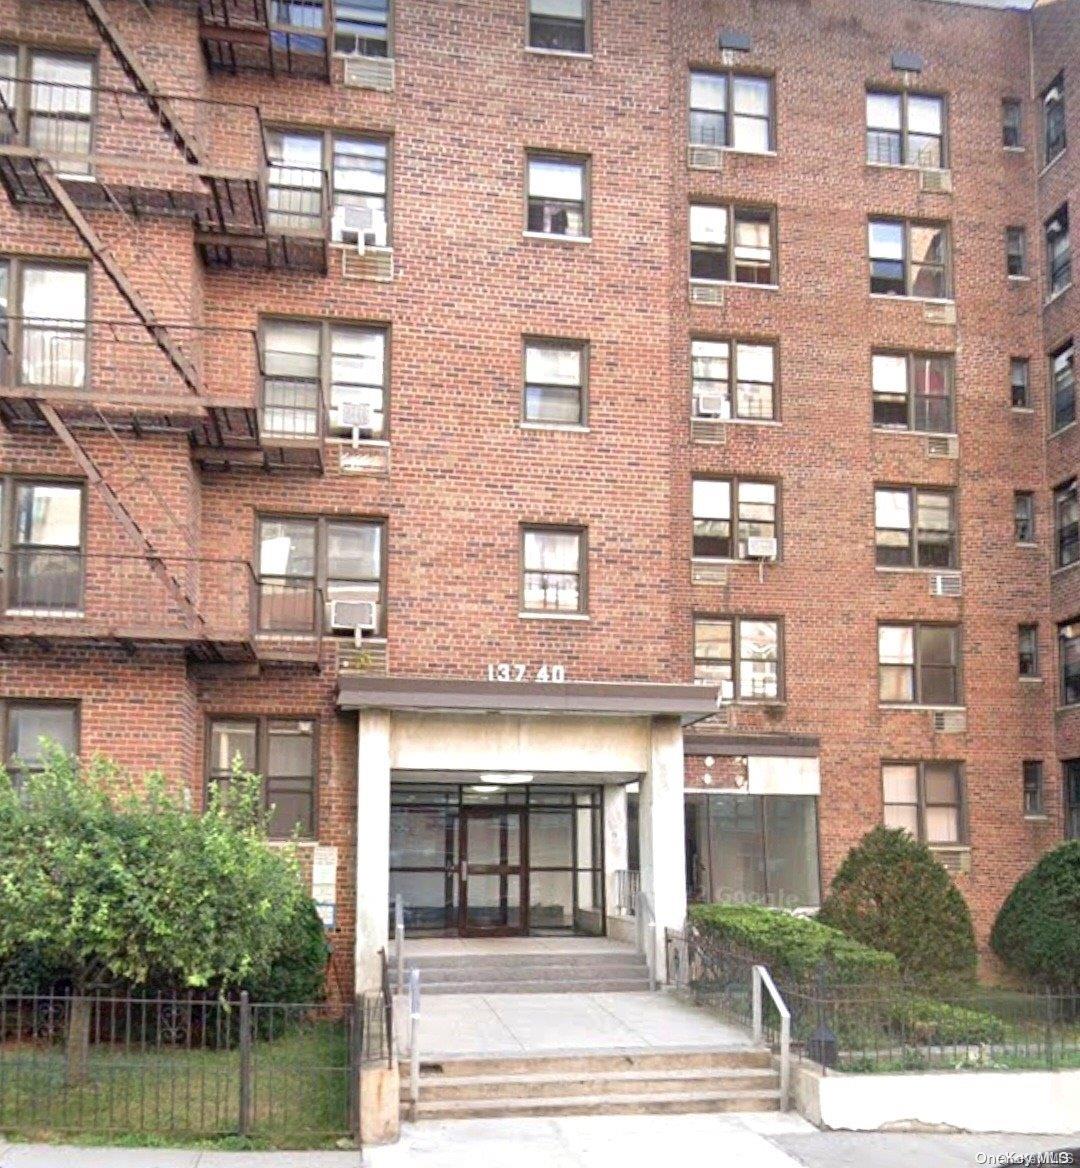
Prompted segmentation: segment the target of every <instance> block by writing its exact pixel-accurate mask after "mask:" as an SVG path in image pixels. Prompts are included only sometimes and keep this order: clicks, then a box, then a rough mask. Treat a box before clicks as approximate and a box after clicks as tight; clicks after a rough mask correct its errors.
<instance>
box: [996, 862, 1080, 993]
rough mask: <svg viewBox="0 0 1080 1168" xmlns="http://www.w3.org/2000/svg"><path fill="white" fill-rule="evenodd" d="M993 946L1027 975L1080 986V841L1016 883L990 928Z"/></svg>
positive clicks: (1067, 986) (1062, 986) (1063, 985)
mask: <svg viewBox="0 0 1080 1168" xmlns="http://www.w3.org/2000/svg"><path fill="white" fill-rule="evenodd" d="M990 947H991V948H992V949H993V950H994V952H995V953H996V954H997V955H998V956H999V957H1000V958H1001V960H1002V961H1004V962H1005V964H1006V965H1008V966H1009V968H1010V969H1013V970H1015V971H1016V972H1017V973H1021V974H1023V975H1024V976H1025V977H1028V978H1032V979H1034V980H1035V981H1038V982H1041V983H1043V984H1046V985H1049V986H1056V987H1058V988H1060V989H1064V990H1075V989H1080V840H1069V841H1068V842H1067V843H1063V844H1061V845H1060V846H1059V847H1057V848H1055V849H1054V850H1053V851H1052V852H1047V853H1046V855H1045V856H1043V858H1042V859H1041V860H1040V861H1039V862H1038V863H1037V864H1036V865H1035V867H1034V868H1032V869H1031V871H1030V872H1027V873H1025V875H1023V876H1021V877H1020V879H1019V880H1018V881H1017V882H1016V885H1015V886H1014V888H1013V890H1012V892H1010V893H1009V895H1008V897H1007V898H1006V900H1005V903H1004V904H1003V905H1002V906H1001V911H1000V912H999V913H998V916H997V920H996V921H995V922H994V927H993V929H992V930H991V933H990Z"/></svg>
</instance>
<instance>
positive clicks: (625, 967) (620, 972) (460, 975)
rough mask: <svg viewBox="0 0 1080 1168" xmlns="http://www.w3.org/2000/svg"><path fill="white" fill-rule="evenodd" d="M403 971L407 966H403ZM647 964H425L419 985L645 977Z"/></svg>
mask: <svg viewBox="0 0 1080 1168" xmlns="http://www.w3.org/2000/svg"><path fill="white" fill-rule="evenodd" d="M405 969H406V971H408V969H409V966H408V965H406V967H405ZM648 972H649V971H648V967H647V966H646V965H645V963H644V962H643V961H606V962H604V964H603V965H600V964H593V965H577V964H576V963H575V962H573V961H567V962H565V963H564V964H562V965H533V964H532V962H531V961H518V962H516V963H514V964H513V965H481V966H475V965H471V966H470V965H429V966H427V967H426V968H424V969H421V970H420V988H421V989H423V987H424V986H425V985H426V984H427V982H429V981H506V982H513V981H517V980H518V979H519V978H521V977H526V978H527V979H528V980H529V981H543V980H544V979H545V978H550V979H551V980H552V981H558V980H560V979H561V978H565V977H567V976H571V977H575V978H577V979H578V980H579V981H584V980H586V979H588V978H593V977H628V976H648Z"/></svg>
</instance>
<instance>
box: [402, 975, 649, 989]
mask: <svg viewBox="0 0 1080 1168" xmlns="http://www.w3.org/2000/svg"><path fill="white" fill-rule="evenodd" d="M648 989H649V979H648V976H647V975H645V974H638V975H636V976H635V975H630V976H619V977H590V978H586V979H581V978H570V977H566V978H549V977H546V976H545V977H544V978H543V979H542V980H539V981H538V980H535V979H531V978H528V977H527V976H526V975H524V974H521V975H519V976H518V978H517V979H515V980H514V981H512V982H508V981H505V980H504V981H424V980H421V982H420V992H421V993H422V994H616V993H641V992H647V991H648Z"/></svg>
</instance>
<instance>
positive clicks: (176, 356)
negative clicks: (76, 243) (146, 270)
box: [40, 160, 202, 396]
mask: <svg viewBox="0 0 1080 1168" xmlns="http://www.w3.org/2000/svg"><path fill="white" fill-rule="evenodd" d="M40 169H41V181H42V183H43V184H44V186H45V187H46V189H47V190H48V191H49V193H50V194H51V195H52V197H53V198H54V199H55V200H56V202H57V205H58V206H59V207H60V209H61V210H62V211H63V212H64V214H65V215H66V216H67V217H68V219H69V220H70V222H71V225H72V226H73V227H74V228H75V230H76V231H77V232H78V233H79V236H80V237H81V239H82V241H83V243H85V244H86V246H87V248H89V250H90V254H91V255H92V256H93V257H94V259H95V260H97V262H98V263H99V264H100V265H101V266H102V267H103V268H104V269H105V274H106V275H107V276H108V277H109V279H110V280H111V281H112V282H113V284H114V285H115V286H116V289H117V291H118V292H119V293H120V295H121V296H122V297H123V298H124V300H125V301H127V304H128V306H129V307H130V308H131V311H132V312H134V313H135V315H136V316H137V317H138V318H139V321H140V323H141V324H142V325H143V327H144V328H145V329H146V331H147V333H148V334H149V335H150V337H151V338H152V339H153V341H154V344H156V345H157V347H158V348H159V349H160V350H161V351H162V352H163V353H164V354H165V356H166V358H168V361H169V364H170V365H171V366H172V367H173V368H174V369H175V370H176V372H177V373H178V374H179V375H180V378H181V379H182V380H183V382H184V384H185V385H186V386H187V387H188V389H190V390H191V392H192V393H193V394H195V395H196V396H202V382H201V380H200V378H199V375H198V372H197V371H196V369H195V367H194V366H193V365H192V364H191V362H190V361H189V360H188V359H187V357H186V356H185V355H184V352H183V350H182V349H181V348H180V347H179V345H177V344H176V342H175V341H174V340H173V339H172V337H171V336H170V335H169V330H168V329H167V328H166V327H165V325H163V324H161V323H160V322H159V321H158V319H157V317H156V316H155V315H154V312H153V310H152V309H151V308H150V306H149V305H148V304H147V303H146V301H145V300H144V299H143V297H142V295H141V294H140V293H139V292H138V291H136V289H135V287H134V286H133V285H132V283H131V281H130V280H129V279H128V278H127V276H126V275H125V274H124V270H123V268H121V267H120V264H119V262H118V260H117V259H116V257H115V256H114V255H113V254H112V252H111V251H110V250H109V248H108V246H107V245H106V244H105V241H104V240H103V239H102V238H101V236H100V235H98V233H97V232H96V231H95V230H94V229H93V227H91V226H90V223H89V222H88V221H87V218H86V216H85V215H84V214H83V213H82V211H80V210H79V208H78V207H77V206H76V205H75V203H74V201H73V200H72V198H71V196H70V195H69V194H68V192H67V191H66V190H65V188H64V184H63V183H62V182H61V181H60V179H59V178H57V176H56V173H55V171H54V170H53V169H52V167H51V166H50V165H49V164H48V163H47V162H45V161H44V160H43V161H42V163H41V168H40Z"/></svg>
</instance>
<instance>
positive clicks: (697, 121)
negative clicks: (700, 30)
mask: <svg viewBox="0 0 1080 1168" xmlns="http://www.w3.org/2000/svg"><path fill="white" fill-rule="evenodd" d="M772 86H773V83H772V79H771V78H769V77H755V76H752V75H750V74H746V73H732V72H724V73H705V72H693V73H691V74H690V144H691V145H692V146H721V147H728V148H730V149H732V150H741V151H745V152H746V153H748V154H766V153H768V152H769V151H770V150H772V149H773V126H772V121H773V99H772Z"/></svg>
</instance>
